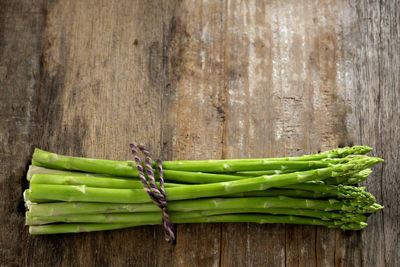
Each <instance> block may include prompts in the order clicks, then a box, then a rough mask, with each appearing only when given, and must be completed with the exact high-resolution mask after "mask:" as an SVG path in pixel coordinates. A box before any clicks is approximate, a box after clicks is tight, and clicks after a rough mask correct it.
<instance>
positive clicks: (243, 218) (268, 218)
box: [29, 214, 366, 235]
mask: <svg viewBox="0 0 400 267" xmlns="http://www.w3.org/2000/svg"><path fill="white" fill-rule="evenodd" d="M160 222H161V218H159V219H157V220H154V221H151V222H147V223H143V224H142V225H144V224H146V225H149V224H160ZM173 222H174V223H216V222H218V223H221V222H252V223H259V224H264V223H288V224H308V225H320V226H325V227H329V228H342V229H345V230H360V229H362V228H364V227H365V226H366V223H363V222H357V223H348V224H342V223H340V224H339V225H337V224H336V222H335V221H325V220H320V219H314V218H307V217H300V216H282V215H264V214H229V215H216V216H207V217H198V218H187V219H180V220H173ZM138 225H141V224H137V223H110V224H108V223H104V224H98V223H95V224H87V223H81V224H52V225H40V226H30V227H29V233H30V234H32V235H35V234H36V235H37V234H57V233H78V232H90V231H102V230H111V229H121V228H127V227H134V226H138Z"/></svg>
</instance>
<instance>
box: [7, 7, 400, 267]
mask: <svg viewBox="0 0 400 267" xmlns="http://www.w3.org/2000/svg"><path fill="white" fill-rule="evenodd" d="M399 25H400V4H399V1H396V0H388V1H363V0H359V1H352V0H350V1H343V0H339V1H333V0H332V1H322V0H321V1H306V0H301V1H289V0H288V1H278V0H276V1H272V0H270V1H260V0H259V1H254V0H253V1H205V0H204V1H201V0H199V1H178V0H177V1H174V0H169V1H162V0H158V1H145V0H140V1H139V0H138V1H129V0H119V1H106V0H103V1H100V0H99V1H95V0H84V1H83V0H73V1H62V0H58V1H45V0H37V1H29V0H1V1H0V118H1V120H0V123H1V127H0V143H1V144H0V158H1V168H0V186H1V188H0V212H1V213H0V222H1V224H0V265H1V266H3V265H6V266H8V265H9V266H23V265H32V266H41V265H42V266H59V265H62V266H92V265H96V266H108V265H110V266H128V265H132V266H400V252H399V250H400V241H399V236H400V230H399V229H400V223H399V221H400V216H399V213H400V211H399V204H400V203H399V202H400V201H399V198H398V195H399V191H400V184H399V183H397V180H398V179H399V173H400V172H399V158H400V145H399V138H400V133H399V131H400V127H399V125H400V115H399V109H400V104H399V101H400V96H399V94H400V89H399V88H400V83H399V76H400V58H399V55H400V34H399V33H400V26H399ZM133 140H136V141H141V142H144V143H145V144H147V145H148V147H149V148H150V150H151V151H152V152H153V154H155V155H157V156H160V157H161V158H163V159H165V160H167V159H175V158H178V159H208V158H213V159H223V158H238V157H266V156H284V155H300V154H303V153H315V152H317V151H319V150H324V149H330V148H334V147H337V146H346V145H353V144H364V145H370V146H372V147H374V149H375V150H374V152H373V155H378V156H380V157H383V158H385V160H386V161H385V163H384V164H382V165H380V166H377V167H375V168H374V174H373V175H372V176H371V177H370V178H369V180H368V181H367V182H366V183H365V185H366V186H367V188H368V190H369V191H370V192H372V193H373V194H374V195H375V196H376V197H377V200H378V201H379V202H380V203H381V204H383V205H384V206H385V210H384V211H383V212H379V213H377V214H375V215H373V216H372V217H371V218H370V219H369V221H368V223H369V226H368V228H367V229H366V230H364V231H362V232H343V231H340V230H331V229H325V228H321V227H313V226H293V225H261V226H260V225H254V224H246V223H241V224H198V225H179V226H178V227H177V231H178V240H177V241H178V242H177V244H176V245H175V246H171V245H169V244H167V243H166V242H164V240H163V233H162V230H161V228H160V227H138V228H136V229H126V230H118V231H110V232H101V233H87V234H77V235H57V236H37V237H31V236H29V235H28V231H27V228H26V227H24V207H23V200H22V191H23V190H24V189H25V188H26V187H27V182H26V181H25V178H24V175H25V173H26V170H27V166H28V164H29V160H30V157H31V155H32V152H33V148H34V147H40V148H42V149H47V150H50V151H54V152H57V153H64V154H69V155H76V156H87V157H98V158H107V159H116V160H124V159H129V158H131V155H130V153H129V149H128V143H129V142H130V141H133Z"/></svg>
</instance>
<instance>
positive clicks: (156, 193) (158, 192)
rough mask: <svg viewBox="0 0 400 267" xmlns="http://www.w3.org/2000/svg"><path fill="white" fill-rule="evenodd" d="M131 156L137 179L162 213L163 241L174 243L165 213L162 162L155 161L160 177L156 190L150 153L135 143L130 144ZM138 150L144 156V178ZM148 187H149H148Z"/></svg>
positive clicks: (172, 229) (173, 234) (170, 225)
mask: <svg viewBox="0 0 400 267" xmlns="http://www.w3.org/2000/svg"><path fill="white" fill-rule="evenodd" d="M130 147H131V150H132V154H133V155H134V157H135V163H136V167H137V169H138V171H139V177H140V180H141V181H142V184H143V189H144V190H145V191H146V192H147V194H148V195H149V196H150V198H151V200H152V201H153V203H154V204H156V205H157V206H158V207H159V208H160V209H161V211H162V224H163V228H164V232H165V239H166V240H167V241H168V243H171V242H173V241H175V229H174V226H173V225H172V223H171V220H170V218H169V215H168V212H167V200H166V198H167V195H166V194H165V190H164V177H163V169H162V161H161V160H160V159H157V160H156V162H157V169H158V173H159V177H160V189H158V188H157V185H156V180H155V178H154V173H153V166H152V165H151V162H152V159H151V157H150V152H149V151H148V150H147V149H146V148H145V147H144V146H143V145H138V144H137V143H132V144H130ZM138 150H140V151H142V153H143V154H144V155H145V167H146V174H147V177H148V180H147V179H146V176H145V175H144V170H143V167H142V161H141V160H140V158H139V156H138V155H137V154H138ZM149 185H150V187H149Z"/></svg>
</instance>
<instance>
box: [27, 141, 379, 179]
mask: <svg viewBox="0 0 400 267" xmlns="http://www.w3.org/2000/svg"><path fill="white" fill-rule="evenodd" d="M370 150H371V149H370V148H369V147H362V146H360V147H357V146H355V147H350V148H339V149H334V150H330V151H326V152H323V153H320V154H315V155H310V156H302V157H292V158H289V157H286V158H275V159H239V160H238V159H236V160H235V159H234V160H207V161H164V163H163V167H164V169H173V170H190V171H204V172H235V171H248V170H286V169H290V166H295V167H296V169H297V170H306V169H310V168H318V167H326V164H328V163H323V162H320V161H318V160H320V159H324V158H336V157H339V158H341V157H344V156H347V155H350V154H363V153H366V152H368V151H370ZM314 160H317V161H316V162H313V161H314ZM285 161H287V162H286V163H285ZM291 161H299V162H291ZM32 163H33V164H34V165H38V164H40V165H41V166H42V167H47V168H54V169H66V170H75V171H77V170H78V171H84V172H93V173H103V174H111V175H115V176H127V177H138V171H137V169H136V168H135V167H132V166H134V165H132V163H131V162H130V161H112V160H101V159H89V158H81V157H70V156H63V155H58V154H55V153H50V152H47V151H44V150H40V149H35V152H34V154H33V159H32Z"/></svg>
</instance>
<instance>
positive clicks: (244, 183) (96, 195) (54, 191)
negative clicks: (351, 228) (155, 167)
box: [29, 156, 382, 203]
mask: <svg viewBox="0 0 400 267" xmlns="http://www.w3.org/2000/svg"><path fill="white" fill-rule="evenodd" d="M381 161H382V160H381V159H379V158H372V157H364V156H358V157H354V158H352V159H351V160H350V161H349V162H348V163H345V164H338V165H333V166H330V167H327V168H322V169H315V170H309V171H304V172H296V173H288V174H280V175H271V176H260V177H256V178H247V179H242V180H237V181H231V182H222V183H213V184H201V185H190V186H181V187H172V188H166V193H167V199H168V200H170V201H171V200H182V199H193V198H202V197H214V196H219V195H227V194H234V193H241V192H246V191H259V190H266V189H268V188H271V187H283V186H287V185H291V184H296V183H304V182H307V181H312V180H316V179H318V180H323V179H326V178H328V177H331V176H333V177H335V176H340V175H343V174H346V173H349V172H357V171H359V170H360V169H365V168H367V167H370V166H372V165H373V164H376V163H378V162H381ZM29 190H30V198H31V200H32V201H38V200H54V201H84V202H110V203H146V202H150V201H151V200H150V197H149V196H148V195H147V193H146V192H145V191H144V190H140V189H110V188H93V187H86V186H84V185H83V186H68V185H43V184H31V188H30V189H29Z"/></svg>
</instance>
